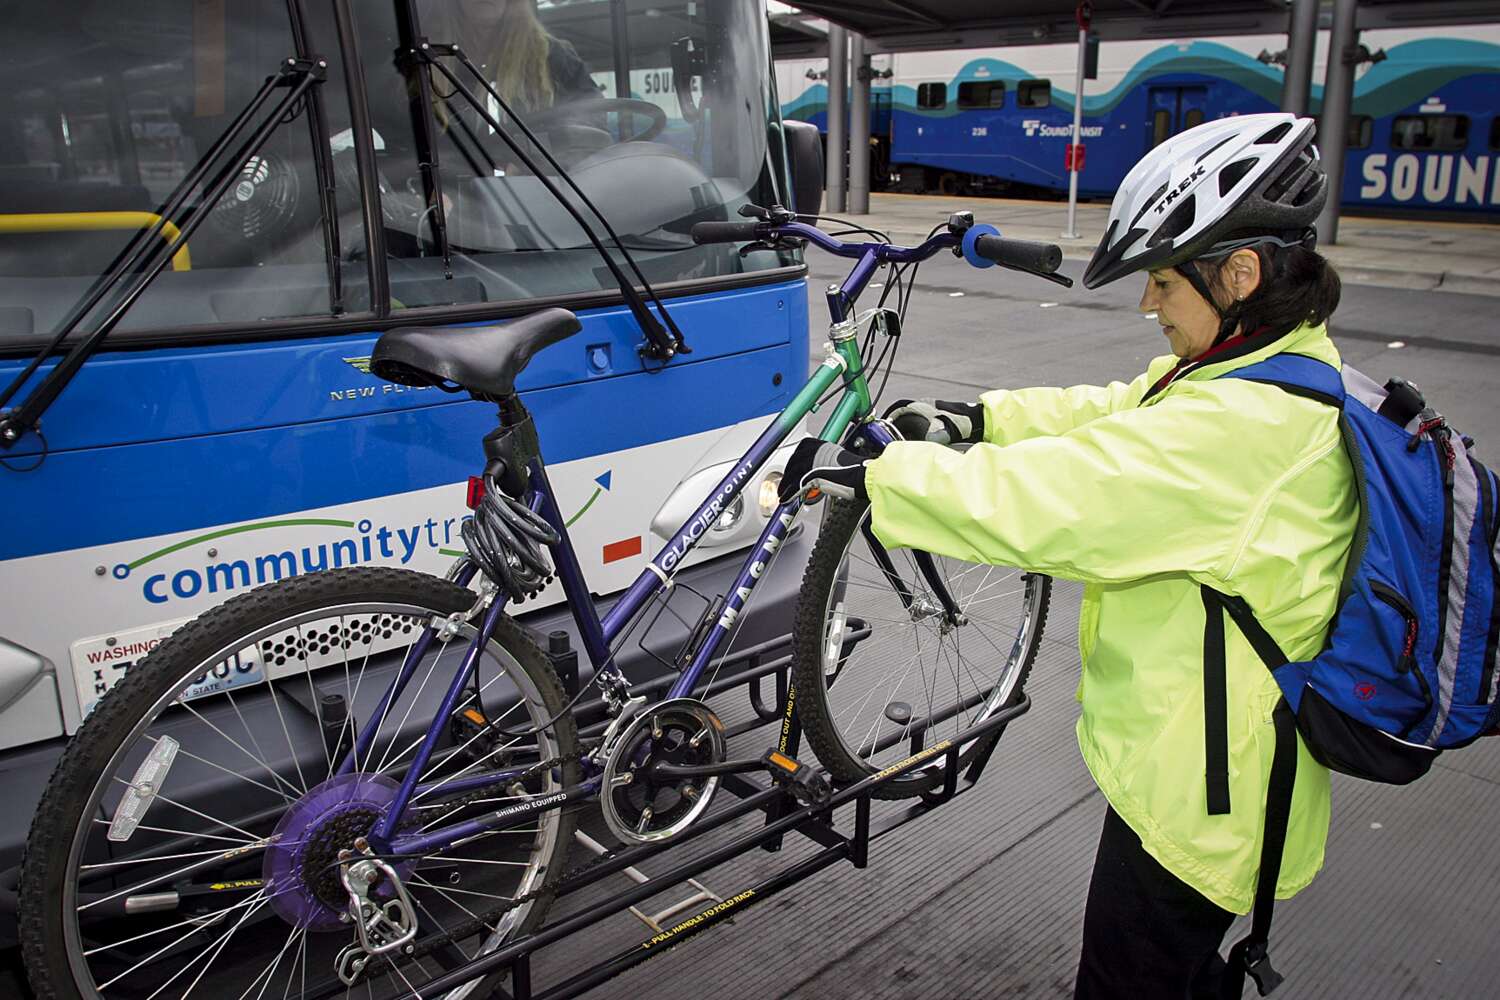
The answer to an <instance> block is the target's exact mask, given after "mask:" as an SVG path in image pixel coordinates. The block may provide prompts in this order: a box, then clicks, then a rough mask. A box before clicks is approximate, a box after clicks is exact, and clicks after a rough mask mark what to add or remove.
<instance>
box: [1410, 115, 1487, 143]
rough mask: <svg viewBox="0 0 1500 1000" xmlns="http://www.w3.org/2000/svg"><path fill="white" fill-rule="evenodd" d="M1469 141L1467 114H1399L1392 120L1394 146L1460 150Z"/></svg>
mask: <svg viewBox="0 0 1500 1000" xmlns="http://www.w3.org/2000/svg"><path fill="white" fill-rule="evenodd" d="M1468 144H1469V116H1468V115H1398V116H1397V117H1396V120H1395V121H1394V122H1392V123H1391V145H1392V146H1393V147H1394V148H1396V149H1463V148H1464V147H1466V146H1467V145H1468Z"/></svg>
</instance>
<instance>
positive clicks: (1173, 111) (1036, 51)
mask: <svg viewBox="0 0 1500 1000" xmlns="http://www.w3.org/2000/svg"><path fill="white" fill-rule="evenodd" d="M1361 42H1362V43H1363V44H1364V45H1365V46H1366V47H1368V48H1369V49H1370V50H1371V51H1372V52H1382V51H1383V54H1384V59H1382V60H1380V61H1378V62H1367V63H1363V64H1361V65H1360V66H1359V67H1358V68H1357V69H1356V79H1355V87H1354V102H1353V110H1352V116H1351V120H1350V123H1349V138H1348V153H1347V156H1346V160H1345V167H1344V179H1343V187H1342V197H1343V204H1344V206H1345V207H1346V208H1353V209H1366V210H1375V211H1377V212H1382V213H1391V214H1402V213H1434V212H1436V213H1453V214H1455V215H1460V216H1463V217H1468V218H1475V219H1483V218H1489V219H1494V218H1496V217H1497V216H1500V115H1497V106H1496V101H1495V94H1496V92H1497V88H1500V28H1495V27H1491V26H1484V27H1473V28H1466V29H1464V32H1463V37H1456V36H1455V35H1454V34H1453V33H1452V32H1449V33H1443V32H1440V31H1438V30H1437V29H1428V30H1424V31H1414V30H1403V31H1396V30H1379V31H1367V32H1364V33H1363V34H1362V35H1361ZM1285 46H1286V38H1285V36H1269V35H1267V36H1244V37H1236V38H1225V39H1220V40H1212V41H1210V40H1184V41H1179V42H1171V43H1166V44H1163V43H1161V42H1157V41H1139V42H1124V41H1119V42H1116V41H1105V42H1103V43H1102V44H1101V45H1100V47H1099V72H1098V79H1097V80H1090V81H1088V84H1087V87H1086V88H1085V91H1084V99H1083V135H1082V142H1083V143H1084V145H1085V148H1086V154H1085V162H1084V169H1083V172H1082V173H1081V174H1080V176H1079V191H1080V193H1081V194H1083V195H1084V196H1086V197H1088V196H1092V197H1107V196H1109V195H1111V194H1113V192H1114V190H1115V188H1116V187H1117V186H1118V184H1119V182H1120V180H1121V179H1123V177H1124V176H1125V172H1126V171H1127V170H1129V169H1130V167H1131V165H1132V164H1134V163H1135V162H1136V160H1138V159H1139V158H1140V157H1141V155H1142V154H1143V153H1145V152H1146V151H1147V150H1148V149H1150V148H1152V147H1153V146H1155V145H1156V144H1158V143H1160V142H1162V141H1163V140H1165V139H1166V138H1168V137H1169V136H1172V135H1175V134H1176V133H1178V132H1180V131H1182V130H1183V129H1186V128H1191V127H1192V126H1193V125H1196V124H1198V123H1199V122H1201V121H1204V120H1206V119H1213V118H1222V117H1225V116H1228V115H1236V114H1251V113H1254V112H1260V111H1272V110H1275V109H1276V108H1277V107H1278V106H1279V105H1280V101H1281V89H1282V70H1281V69H1280V68H1278V67H1277V66H1275V65H1272V64H1270V63H1269V62H1268V61H1267V62H1262V61H1261V60H1260V59H1259V58H1258V56H1259V55H1260V54H1262V53H1265V52H1268V51H1276V50H1278V49H1282V48H1284V47H1285ZM1326 48H1327V36H1326V34H1325V35H1324V36H1322V37H1321V38H1320V48H1319V50H1318V52H1317V55H1316V64H1315V66H1314V73H1313V78H1314V79H1315V80H1321V79H1322V78H1323V74H1324V67H1325V65H1326V56H1327V53H1326ZM1076 62H1077V47H1076V45H1074V44H1066V45H1032V46H1020V47H1014V48H1005V49H962V50H953V51H947V52H901V53H896V54H883V55H876V56H874V57H873V59H872V68H873V69H874V70H875V71H876V72H875V79H874V80H873V81H872V88H871V90H872V94H874V95H877V97H876V100H877V101H879V102H880V103H881V104H883V105H887V106H889V107H890V108H891V109H892V110H891V113H890V116H889V127H888V128H886V129H879V128H874V129H872V132H873V142H874V145H875V147H876V155H877V160H878V161H880V160H883V161H884V162H887V163H888V164H889V168H888V170H887V171H886V177H887V178H888V181H889V183H890V184H891V185H892V186H893V187H894V188H896V189H898V190H907V191H936V192H942V193H948V194H952V193H957V192H959V191H974V192H979V191H995V192H1000V191H1006V190H1011V191H1016V192H1020V193H1026V192H1033V193H1042V192H1045V193H1065V192H1066V191H1067V189H1068V174H1067V172H1066V171H1065V169H1064V155H1065V151H1066V147H1067V145H1068V143H1069V142H1070V141H1071V136H1072V124H1073V107H1074V95H1073V93H1072V90H1073V87H1074V74H1075V72H1076ZM825 66H826V61H810V60H785V61H778V63H777V82H778V85H779V88H780V92H781V99H782V102H783V103H782V114H783V115H784V116H785V117H786V118H788V119H792V118H796V119H801V120H805V121H812V122H815V123H817V124H818V125H819V126H820V127H821V126H822V124H823V121H824V117H825V108H826V104H827V90H826V87H825V86H824V85H823V84H822V83H820V82H818V81H817V80H816V79H809V74H811V76H813V77H817V76H818V75H819V74H820V73H822V72H823V70H824V68H825ZM887 74H888V75H887ZM1321 101H1322V86H1321V85H1315V86H1314V87H1313V91H1312V108H1313V114H1315V115H1316V114H1317V113H1318V109H1319V106H1320V104H1321Z"/></svg>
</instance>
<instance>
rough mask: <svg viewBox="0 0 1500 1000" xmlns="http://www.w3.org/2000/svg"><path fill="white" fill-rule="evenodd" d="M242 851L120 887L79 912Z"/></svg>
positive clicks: (264, 842) (230, 852) (85, 905)
mask: <svg viewBox="0 0 1500 1000" xmlns="http://www.w3.org/2000/svg"><path fill="white" fill-rule="evenodd" d="M267 843H269V841H265V840H262V841H261V842H260V843H259V844H258V845H256V846H260V847H264V846H265V845H266V844H267ZM240 853H241V852H239V851H225V852H224V853H223V854H221V855H219V857H218V858H217V859H204V860H203V861H197V862H194V863H193V864H190V865H185V866H183V867H182V868H178V869H177V870H176V871H171V872H167V873H166V874H165V875H157V876H156V877H155V878H151V879H148V880H146V881H145V882H140V883H137V884H136V885H132V886H129V887H127V888H124V889H120V890H119V891H117V892H113V893H111V894H110V895H108V896H105V897H104V898H103V899H96V900H94V901H93V902H90V903H84V904H83V905H82V906H80V907H78V912H80V913H82V912H83V911H84V910H88V909H92V908H93V907H95V906H98V905H99V904H100V903H108V902H109V901H110V900H112V899H119V898H120V897H121V896H128V895H130V894H131V893H133V892H139V891H140V890H142V889H144V888H146V887H147V886H152V885H158V884H160V883H162V882H165V881H166V880H167V879H171V878H177V877H178V876H180V875H187V874H189V873H190V872H195V871H197V870H198V869H200V868H204V867H206V866H208V865H209V864H212V863H213V861H214V860H228V859H229V858H230V857H231V856H236V857H237V856H239V855H240Z"/></svg>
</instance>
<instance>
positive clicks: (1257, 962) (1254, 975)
mask: <svg viewBox="0 0 1500 1000" xmlns="http://www.w3.org/2000/svg"><path fill="white" fill-rule="evenodd" d="M1239 960H1240V964H1241V965H1242V966H1243V967H1244V970H1245V974H1246V975H1248V976H1249V977H1250V978H1251V979H1253V980H1255V990H1256V992H1257V993H1259V994H1260V995H1261V996H1263V997H1264V996H1270V995H1271V991H1272V990H1274V989H1275V988H1276V987H1278V986H1280V985H1281V982H1282V978H1283V977H1282V975H1281V973H1279V972H1277V971H1276V970H1275V969H1273V968H1271V956H1270V954H1268V953H1267V951H1266V946H1265V944H1264V943H1263V942H1254V943H1250V944H1248V945H1247V946H1246V947H1245V948H1244V950H1243V951H1241V952H1240V955H1239Z"/></svg>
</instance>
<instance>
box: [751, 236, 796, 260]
mask: <svg viewBox="0 0 1500 1000" xmlns="http://www.w3.org/2000/svg"><path fill="white" fill-rule="evenodd" d="M806 246H807V241H806V240H804V239H799V238H798V237H795V236H784V237H781V238H780V239H775V240H756V241H755V242H754V243H746V244H745V245H744V246H742V247H740V256H741V257H745V256H748V255H749V254H752V253H754V252H755V251H757V250H802V249H804V248H805V247H806Z"/></svg>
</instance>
